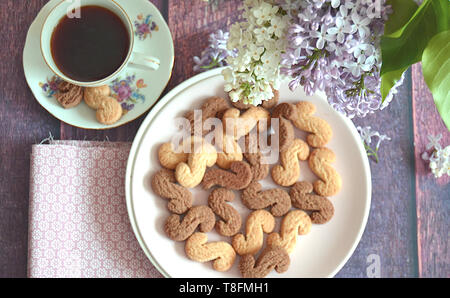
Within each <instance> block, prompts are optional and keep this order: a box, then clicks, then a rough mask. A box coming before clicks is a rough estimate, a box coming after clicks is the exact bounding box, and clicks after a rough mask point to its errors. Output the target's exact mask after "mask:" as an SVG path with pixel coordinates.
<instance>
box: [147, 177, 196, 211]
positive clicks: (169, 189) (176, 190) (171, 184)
mask: <svg viewBox="0 0 450 298" xmlns="http://www.w3.org/2000/svg"><path fill="white" fill-rule="evenodd" d="M152 189H153V191H154V192H155V193H156V194H157V195H159V196H160V197H162V198H164V199H168V200H169V203H168V204H167V209H169V211H170V212H173V213H176V214H183V213H185V212H186V211H188V210H189V208H191V207H192V194H191V192H190V191H189V190H188V189H187V188H185V187H183V186H181V185H177V184H176V179H175V173H174V172H173V171H170V170H166V169H163V170H160V171H159V172H157V173H156V174H155V175H154V176H153V178H152Z"/></svg>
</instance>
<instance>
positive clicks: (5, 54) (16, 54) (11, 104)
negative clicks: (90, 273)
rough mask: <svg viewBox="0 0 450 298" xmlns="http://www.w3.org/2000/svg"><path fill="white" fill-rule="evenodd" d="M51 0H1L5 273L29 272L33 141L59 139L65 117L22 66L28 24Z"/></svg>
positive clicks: (0, 239)
mask: <svg viewBox="0 0 450 298" xmlns="http://www.w3.org/2000/svg"><path fill="white" fill-rule="evenodd" d="M46 2H47V1H46V0H35V1H15V0H3V1H0V32H1V34H0V35H1V36H2V40H3V45H2V46H1V47H0V64H1V65H0V169H1V173H2V174H1V176H0V277H25V276H26V268H27V266H26V265H27V242H28V241H27V235H28V189H29V187H28V184H29V166H30V152H31V145H32V144H34V143H39V142H40V141H41V140H42V139H44V138H46V137H48V135H49V132H51V133H52V134H53V135H54V136H55V137H56V138H58V137H59V121H57V120H56V119H55V118H53V117H52V116H51V115H50V114H49V113H47V111H45V110H44V109H43V108H41V106H40V105H39V104H38V103H37V101H36V100H35V99H34V97H33V95H32V93H31V91H30V90H29V88H28V86H27V83H26V81H25V77H24V73H23V66H22V51H23V47H24V43H25V37H26V34H27V32H28V27H29V26H30V24H31V22H32V21H33V19H34V17H35V16H36V15H37V13H38V11H39V10H40V9H41V7H42V6H43V5H44V4H45V3H46ZM5 42H6V44H5Z"/></svg>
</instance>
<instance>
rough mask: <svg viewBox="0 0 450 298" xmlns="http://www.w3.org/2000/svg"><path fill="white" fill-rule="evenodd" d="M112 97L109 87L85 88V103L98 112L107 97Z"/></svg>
mask: <svg viewBox="0 0 450 298" xmlns="http://www.w3.org/2000/svg"><path fill="white" fill-rule="evenodd" d="M110 95H111V89H110V88H109V86H108V85H103V86H99V87H86V88H84V102H85V103H86V104H87V105H88V106H89V107H90V108H91V109H94V110H97V109H98V108H99V107H100V104H101V103H102V101H103V100H104V99H105V97H108V96H110Z"/></svg>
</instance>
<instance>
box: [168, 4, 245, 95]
mask: <svg viewBox="0 0 450 298" xmlns="http://www.w3.org/2000/svg"><path fill="white" fill-rule="evenodd" d="M241 4H242V1H240V0H228V1H224V0H214V1H210V3H208V2H204V1H183V0H171V1H169V9H168V10H169V27H170V29H171V31H172V35H173V38H174V39H175V57H176V59H175V66H174V71H173V77H172V80H171V81H170V83H169V88H173V87H175V86H176V85H178V84H179V83H181V82H183V81H184V80H186V79H188V78H190V77H192V76H193V75H194V74H195V73H194V71H193V67H194V62H193V59H192V58H193V57H194V56H200V54H201V53H202V51H203V50H204V49H205V48H206V47H207V46H208V36H209V34H211V33H212V32H215V31H216V30H219V29H223V30H227V31H228V30H229V27H230V26H231V24H232V23H233V22H235V21H236V20H237V19H238V17H239V14H240V11H239V10H238V9H237V8H238V7H239V6H240V5H241Z"/></svg>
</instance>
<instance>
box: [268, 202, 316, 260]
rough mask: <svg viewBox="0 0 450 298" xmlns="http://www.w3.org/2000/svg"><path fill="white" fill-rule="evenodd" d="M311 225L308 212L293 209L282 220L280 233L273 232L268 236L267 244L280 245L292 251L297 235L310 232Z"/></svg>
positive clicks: (270, 245)
mask: <svg viewBox="0 0 450 298" xmlns="http://www.w3.org/2000/svg"><path fill="white" fill-rule="evenodd" d="M311 225H312V224H311V218H310V217H309V216H308V214H306V213H305V212H303V211H301V210H294V211H291V212H289V213H288V214H287V215H286V216H285V217H284V218H283V220H282V221H281V230H280V233H279V234H278V233H272V234H270V235H269V236H268V237H267V246H268V247H274V246H279V247H282V248H284V249H285V250H286V251H287V252H288V253H291V252H292V251H293V250H294V247H295V245H296V243H297V235H306V234H308V233H309V231H310V230H311Z"/></svg>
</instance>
